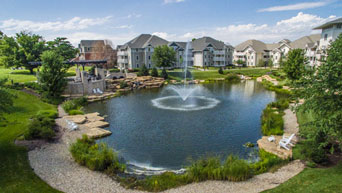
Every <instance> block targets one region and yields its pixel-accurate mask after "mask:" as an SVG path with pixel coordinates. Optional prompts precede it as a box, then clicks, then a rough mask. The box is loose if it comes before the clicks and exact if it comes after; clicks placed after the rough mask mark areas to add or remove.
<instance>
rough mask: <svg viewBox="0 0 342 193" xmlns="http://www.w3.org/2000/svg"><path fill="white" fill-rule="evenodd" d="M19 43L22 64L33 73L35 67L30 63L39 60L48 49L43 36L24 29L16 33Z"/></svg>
mask: <svg viewBox="0 0 342 193" xmlns="http://www.w3.org/2000/svg"><path fill="white" fill-rule="evenodd" d="M16 40H17V42H18V45H19V50H18V53H17V54H18V55H19V62H20V65H21V66H23V67H25V68H26V69H28V70H30V73H31V74H33V69H34V67H33V66H32V65H31V64H29V62H32V61H39V60H40V55H41V54H42V53H43V52H44V51H45V50H46V49H47V48H46V46H45V41H44V39H43V38H42V36H40V35H37V34H31V33H29V32H25V31H22V32H20V33H17V34H16Z"/></svg>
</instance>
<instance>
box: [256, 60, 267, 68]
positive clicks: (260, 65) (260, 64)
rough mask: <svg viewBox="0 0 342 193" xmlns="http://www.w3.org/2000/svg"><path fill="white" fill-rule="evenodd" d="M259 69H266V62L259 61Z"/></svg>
mask: <svg viewBox="0 0 342 193" xmlns="http://www.w3.org/2000/svg"><path fill="white" fill-rule="evenodd" d="M258 67H266V63H265V61H264V60H263V59H259V61H258Z"/></svg>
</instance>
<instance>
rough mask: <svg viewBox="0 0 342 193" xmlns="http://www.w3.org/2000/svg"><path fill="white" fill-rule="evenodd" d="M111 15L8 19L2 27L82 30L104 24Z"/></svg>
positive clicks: (4, 28) (13, 28)
mask: <svg viewBox="0 0 342 193" xmlns="http://www.w3.org/2000/svg"><path fill="white" fill-rule="evenodd" d="M110 19H111V16H107V17H103V18H80V17H74V18H72V19H70V20H66V21H53V22H51V21H48V22H36V21H31V20H17V19H8V20H4V21H0V24H1V25H0V28H1V29H3V30H4V31H21V30H28V31H33V32H37V31H62V30H81V29H86V28H89V27H91V26H96V25H103V24H105V23H107V22H109V21H110Z"/></svg>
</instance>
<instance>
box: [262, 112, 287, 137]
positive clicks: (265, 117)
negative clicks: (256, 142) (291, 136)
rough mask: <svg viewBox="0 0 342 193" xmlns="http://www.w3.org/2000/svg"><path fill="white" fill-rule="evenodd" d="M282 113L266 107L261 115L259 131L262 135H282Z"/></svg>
mask: <svg viewBox="0 0 342 193" xmlns="http://www.w3.org/2000/svg"><path fill="white" fill-rule="evenodd" d="M283 128H284V120H283V113H280V112H278V111H277V110H273V109H272V107H270V106H267V107H266V109H264V111H263V113H262V115H261V131H262V134H263V135H266V136H268V135H282V134H283V133H284V130H283Z"/></svg>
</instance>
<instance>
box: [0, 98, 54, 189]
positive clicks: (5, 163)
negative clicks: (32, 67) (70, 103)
mask: <svg viewBox="0 0 342 193" xmlns="http://www.w3.org/2000/svg"><path fill="white" fill-rule="evenodd" d="M11 92H13V93H15V94H16V95H17V96H18V98H16V99H15V101H14V105H13V112H12V113H11V114H9V115H6V120H7V122H6V123H5V124H4V123H1V125H0V192H13V193H17V192H44V193H45V192H59V191H56V190H54V189H52V188H51V187H50V186H49V185H48V184H46V183H45V182H44V181H42V180H41V179H40V178H39V177H38V176H37V175H35V173H34V172H33V170H32V169H31V167H30V165H29V162H28V158H27V150H26V149H25V148H23V147H18V146H15V145H14V140H15V139H16V138H17V137H18V136H20V135H21V134H23V133H24V132H25V130H26V129H27V125H28V123H29V118H30V117H31V116H32V115H35V114H36V113H37V112H38V111H39V110H52V109H55V108H56V107H54V106H52V105H49V104H46V103H44V102H42V101H41V100H40V99H38V98H37V97H35V96H32V95H29V94H26V93H23V92H21V91H11ZM51 167H53V166H51Z"/></svg>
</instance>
